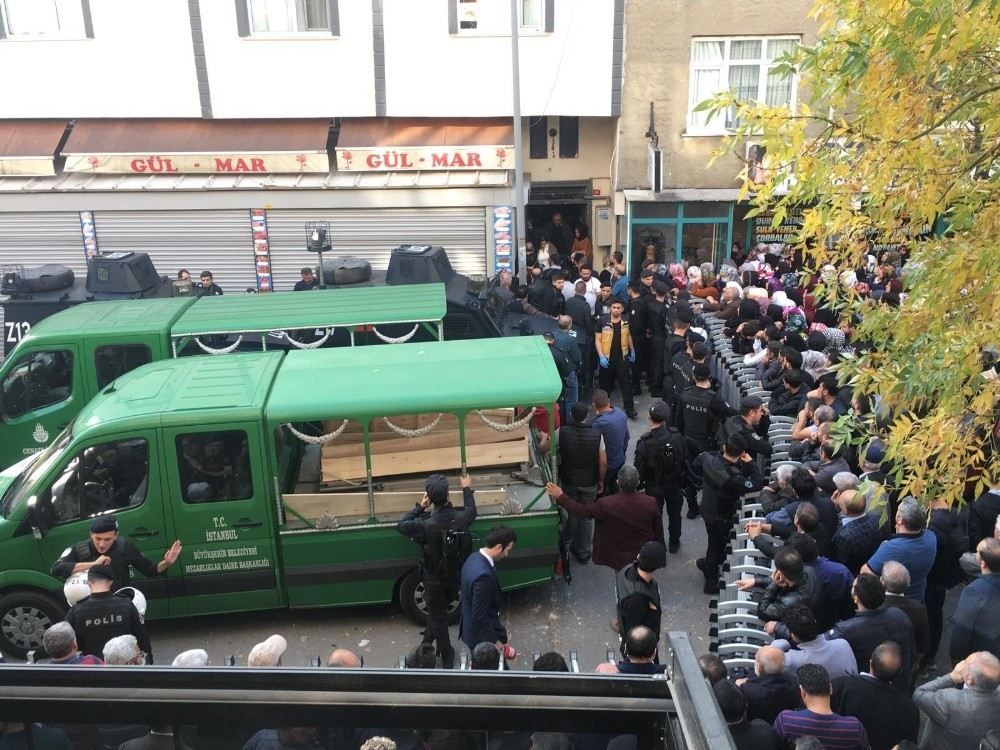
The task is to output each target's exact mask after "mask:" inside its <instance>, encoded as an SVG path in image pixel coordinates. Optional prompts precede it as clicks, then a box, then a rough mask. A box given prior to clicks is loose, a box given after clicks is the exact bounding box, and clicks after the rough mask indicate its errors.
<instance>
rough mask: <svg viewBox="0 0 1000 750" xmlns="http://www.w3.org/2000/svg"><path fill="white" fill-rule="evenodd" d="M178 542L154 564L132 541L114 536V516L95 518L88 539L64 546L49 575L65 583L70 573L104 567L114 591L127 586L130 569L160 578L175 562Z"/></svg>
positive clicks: (130, 577) (179, 545)
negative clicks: (111, 576)
mask: <svg viewBox="0 0 1000 750" xmlns="http://www.w3.org/2000/svg"><path fill="white" fill-rule="evenodd" d="M181 549H182V547H181V541H180V539H178V540H176V541H175V542H174V543H173V544H172V545H171V546H170V549H168V550H167V551H166V552H165V553H164V555H163V559H162V560H160V562H158V563H154V562H153V561H151V560H149V559H148V558H146V557H144V556H143V554H142V553H141V552H140V551H139V550H138V548H137V547H136V546H135V545H134V544H132V542H129V541H126V540H125V539H120V538H119V537H118V521H117V520H116V519H115V517H114V516H110V515H104V516H97V517H96V518H95V519H94V520H93V521H91V522H90V539H88V540H87V541H85V542H77V543H76V544H74V545H73V546H72V547H68V548H67V549H66V551H65V552H63V553H62V555H61V556H60V557H59V559H58V560H56V561H55V562H54V563H53V564H52V571H51V572H52V575H53V576H55V577H56V578H59V579H61V580H66V579H67V578H69V577H70V576H71V575H73V574H74V573H80V572H82V571H85V570H89V569H90V568H91V567H93V566H94V565H106V566H108V567H110V568H111V570H112V572H113V573H114V582H115V588H116V589H120V588H122V587H123V586H129V585H131V579H132V576H131V572H130V569H131V568H135V569H136V570H138V571H139V572H140V573H142V574H143V575H144V576H148V577H150V578H152V577H154V576H160V575H163V574H164V573H166V572H167V569H168V568H169V567H170V566H171V565H173V564H174V563H175V562H177V558H178V557H180V554H181Z"/></svg>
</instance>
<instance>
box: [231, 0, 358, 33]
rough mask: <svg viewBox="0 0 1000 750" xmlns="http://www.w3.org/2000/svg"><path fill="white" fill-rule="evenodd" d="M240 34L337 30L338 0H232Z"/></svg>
mask: <svg viewBox="0 0 1000 750" xmlns="http://www.w3.org/2000/svg"><path fill="white" fill-rule="evenodd" d="M236 20H237V26H238V30H239V34H240V36H244V37H246V36H267V35H269V34H313V33H319V34H332V35H334V36H337V35H339V33H340V20H339V12H338V0H236Z"/></svg>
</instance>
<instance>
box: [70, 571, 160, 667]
mask: <svg viewBox="0 0 1000 750" xmlns="http://www.w3.org/2000/svg"><path fill="white" fill-rule="evenodd" d="M114 579H115V573H114V571H113V570H112V569H111V567H110V566H108V565H102V564H93V565H91V566H90V569H89V570H88V571H87V585H89V586H90V596H88V597H87V598H86V599H84V600H83V601H81V602H79V603H77V604H74V605H73V606H72V607H70V609H69V612H67V613H66V622H68V623H69V624H70V625H72V626H73V631H74V632H75V633H76V643H77V647H78V648H79V649H80V652H81V653H83V654H89V655H90V656H96V657H98V658H101V657H102V655H103V652H104V644H105V643H107V642H108V641H110V640H111V639H112V638H114V637H116V636H119V635H129V634H131V635H134V636H135V639H136V640H137V641H138V642H139V648H141V649H142V650H143V651H145V652H146V654H151V653H152V648H151V647H150V643H149V636H148V635H147V633H146V628H145V627H144V626H143V623H142V617H141V616H140V615H139V610H137V609H136V608H135V605H134V604H133V603H132V602H131V600H129V599H127V598H125V597H123V596H115V595H114V594H113V593H112V592H111V586H112V583H113V582H114Z"/></svg>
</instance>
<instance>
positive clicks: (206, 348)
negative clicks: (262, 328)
mask: <svg viewBox="0 0 1000 750" xmlns="http://www.w3.org/2000/svg"><path fill="white" fill-rule="evenodd" d="M194 343H196V344H197V345H198V346H200V347H201V350H202V351H204V352H208V353H209V354H229V353H230V352H234V351H236V347H238V346H239V345H240V344H241V343H243V334H242V333H241V334H240V335H239V337H237V339H236V341H234V342H233V343H232V344H230V345H229V346H227V347H224V348H222V349H213V348H212V347H210V346H209V345H208V344H204V343H202V340H201V339H200V338H199V337H198V336H195V337H194Z"/></svg>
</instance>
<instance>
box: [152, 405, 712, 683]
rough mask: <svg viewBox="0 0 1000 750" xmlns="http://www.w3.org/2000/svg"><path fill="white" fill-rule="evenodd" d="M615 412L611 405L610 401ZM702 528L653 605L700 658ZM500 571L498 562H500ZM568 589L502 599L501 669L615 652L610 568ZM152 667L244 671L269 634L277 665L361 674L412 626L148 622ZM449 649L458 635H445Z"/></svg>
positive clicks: (584, 568) (297, 614) (372, 618)
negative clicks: (337, 661) (331, 658)
mask: <svg viewBox="0 0 1000 750" xmlns="http://www.w3.org/2000/svg"><path fill="white" fill-rule="evenodd" d="M616 400H617V401H618V403H619V405H620V399H616ZM650 403H651V399H650V398H649V396H648V395H642V396H640V397H638V398H637V399H636V410H637V411H638V412H639V419H637V420H633V421H631V422H630V434H631V438H630V440H629V460H631V454H632V450H633V449H634V446H635V441H636V439H638V437H639V436H640V435H641V434H642V433H643V432H644V431H645V430H646V429H648V428H647V426H646V414H647V412H648V409H649V405H650ZM704 550H705V526H704V524H703V523H702V521H701V518H697V519H695V520H693V521H692V520H688V519H687V518H684V527H683V535H682V537H681V549H680V552H679V553H678V554H674V555H668V560H667V567H666V569H665V570H662V571H660V572H659V573H658V574H657V578H658V580H659V581H660V591H661V595H662V598H663V629H664V631H667V630H684V631H687V632H688V633H689V634H690V637H691V639H692V642H693V644H694V647H695V650H696V651H697V652H699V653H701V652H702V651H707V650H708V642H709V641H708V600H709V598H710V597H708V596H706V595H705V594H703V593H702V591H701V588H702V585H703V578H702V576H701V573H700V572H699V571H698V569H697V568H696V567H695V565H694V561H695V559H696V558H698V557H700V556H701V555H703V554H704ZM500 564H501V565H503V563H500ZM572 577H573V579H572V582H571V583H568V584H567V583H566V582H565V581H564V580H563V579H562V578H558V579H554V580H552V581H550V582H549V583H546V584H543V585H540V586H535V587H532V588H530V589H525V590H522V591H513V592H509V593H508V595H507V601H506V607H505V610H504V613H503V615H504V619H505V621H506V623H507V629H508V632H509V633H510V639H511V644H512V645H513V646H514V647H515V648H516V649H517V650H518V652H519V653H520V655H519V657H518V658H517V659H516V660H514V661H513V662H512V663H511V666H512V667H514V668H519V669H530V668H531V653H532V652H533V651H538V652H545V651H551V650H555V651H559V652H560V653H562V654H563V655H564V656H566V657H567V659H568V656H569V652H570V650H575V651H576V652H577V654H578V656H579V663H580V668H581V670H585V671H589V670H592V669H593V668H594V667H595V666H596V665H597V664H598V663H600V662H602V661H604V660H605V658H606V652H607V651H608V650H609V649H611V650H616V649H617V644H618V641H617V635H616V634H615V633H614V631H612V630H611V627H610V622H611V620H612V619H613V617H614V605H615V602H614V573H613V571H612V570H611V569H610V568H607V567H604V566H599V565H594V564H593V563H588V564H586V565H579V564H577V563H576V562H575V561H574V562H573V567H572ZM149 629H150V632H151V638H152V641H153V650H154V654H155V657H156V663H158V664H162V663H169V662H170V661H171V660H172V659H173V657H174V656H176V655H177V654H178V653H180V652H181V651H183V650H185V649H189V648H204V649H205V650H207V651H208V654H209V656H210V658H211V659H212V662H213V663H215V664H221V663H223V660H224V659H225V657H226V656H228V655H232V656H234V657H235V658H236V662H237V663H238V664H239V663H243V664H245V663H246V656H247V653H248V652H249V651H250V649H251V648H252V647H253V645H254V644H255V643H257V642H258V641H262V640H264V639H265V638H266V637H267V636H269V635H271V634H272V633H280V634H281V635H283V636H284V637H285V638H286V639H287V640H288V651H287V652H286V653H285V656H284V659H283V663H284V664H285V665H288V666H306V665H308V664H309V661H310V659H311V658H314V657H319V658H321V659H322V660H323V661H324V663H325V660H326V657H327V655H328V654H329V653H330V651H331V650H332V649H334V648H337V647H343V648H349V649H351V650H353V651H355V652H357V653H359V654H361V655H363V657H364V660H365V665H366V666H377V667H393V666H396V665H397V663H398V661H399V658H400V657H401V656H402V655H404V654H405V653H406V652H407V651H408V650H409V649H410V648H412V647H413V646H414V645H416V644H417V643H418V642H419V640H420V628H419V626H417V625H415V624H414V623H413V622H412V621H410V620H409V619H408V618H407V617H405V616H404V615H403V614H402V613H401V612H400V611H399V609H398V607H396V606H389V605H379V606H371V607H350V608H334V609H317V610H308V611H272V612H255V613H249V614H234V615H218V616H211V617H199V618H189V619H186V620H165V621H160V622H150V623H149ZM451 637H452V639H453V641H454V642H455V643H458V628H457V627H455V626H453V627H452V628H451Z"/></svg>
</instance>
